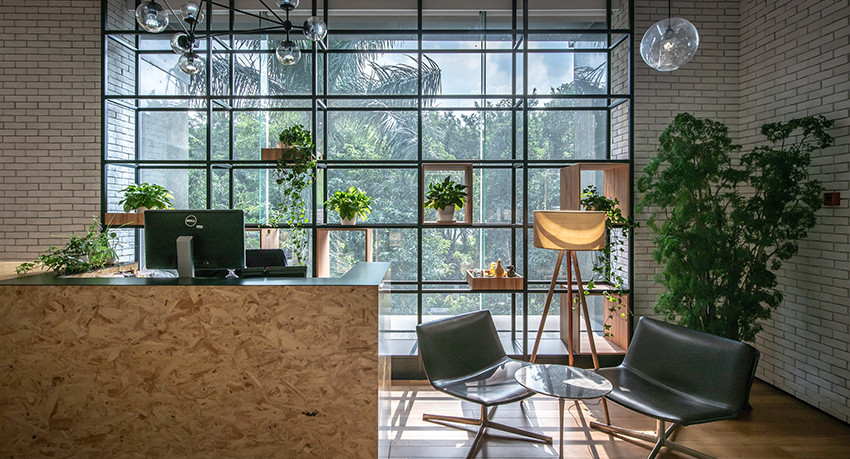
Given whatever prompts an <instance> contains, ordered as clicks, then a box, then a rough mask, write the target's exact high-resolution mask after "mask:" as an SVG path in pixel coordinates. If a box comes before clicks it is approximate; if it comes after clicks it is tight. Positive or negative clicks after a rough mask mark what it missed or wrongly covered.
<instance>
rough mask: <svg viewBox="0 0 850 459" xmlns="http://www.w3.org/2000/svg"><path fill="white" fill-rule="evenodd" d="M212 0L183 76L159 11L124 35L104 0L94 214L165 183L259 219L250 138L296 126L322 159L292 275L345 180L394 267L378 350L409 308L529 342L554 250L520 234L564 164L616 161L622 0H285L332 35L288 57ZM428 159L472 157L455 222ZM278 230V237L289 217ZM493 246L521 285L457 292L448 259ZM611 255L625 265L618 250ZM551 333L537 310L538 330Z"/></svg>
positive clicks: (340, 257)
mask: <svg viewBox="0 0 850 459" xmlns="http://www.w3.org/2000/svg"><path fill="white" fill-rule="evenodd" d="M175 3H179V0H178V1H177V2H175ZM227 3H228V2H227V1H226V0H225V1H221V2H217V4H215V5H214V4H211V3H206V2H204V8H205V10H206V18H207V20H206V21H205V22H204V23H202V24H201V25H200V26H199V29H198V30H199V33H201V34H204V33H207V32H209V31H214V32H215V34H214V36H213V37H210V38H206V39H204V40H201V41H200V43H199V45H200V46H199V49H198V51H197V52H198V53H199V54H200V55H201V56H202V58H203V59H204V61H205V69H204V71H202V72H201V73H199V74H197V75H195V76H192V77H189V76H187V75H185V74H183V73H182V72H181V71H180V70H179V67H178V66H177V59H178V56H177V55H176V54H174V53H173V52H172V51H171V50H170V48H169V39H170V37H171V35H172V34H173V33H175V32H177V31H178V29H176V28H175V27H177V26H176V20H172V25H170V26H169V28H168V29H167V30H166V31H165V32H163V33H160V34H150V33H145V32H140V30H139V28H138V27H137V26H136V24H135V21H134V20H133V12H132V10H131V9H130V8H129V6H128V3H127V2H126V1H124V0H108V1H104V17H105V18H106V19H105V21H104V23H105V28H104V33H103V42H104V83H105V85H104V94H103V96H104V97H103V119H104V151H103V194H102V195H103V204H102V207H103V212H104V213H105V212H119V211H120V206H119V204H118V202H119V201H120V199H121V194H120V192H119V190H121V189H122V188H123V187H125V186H126V185H127V184H130V183H137V182H143V181H146V182H152V183H157V184H160V185H163V186H165V187H166V188H168V189H169V190H171V191H172V193H173V194H174V196H175V198H176V200H175V207H176V208H188V209H196V208H197V209H206V208H209V209H229V208H236V209H243V210H245V212H246V223H247V225H248V226H249V227H252V228H256V227H259V226H261V225H263V224H266V223H268V222H269V221H270V219H273V218H274V216H275V213H276V212H278V205H279V204H280V203H281V200H282V199H283V198H282V197H281V194H280V192H279V187H278V185H276V183H275V179H276V175H275V172H274V164H271V163H268V162H263V161H261V159H260V158H261V157H260V150H261V149H262V148H267V147H273V146H274V144H275V141H276V138H277V134H278V133H279V132H280V131H281V130H282V129H284V128H286V127H289V126H292V125H294V124H303V125H304V126H307V127H308V128H309V129H310V130H311V131H312V133H313V136H314V140H315V143H316V146H317V152H318V153H319V155H320V157H321V159H320V160H319V161H318V167H317V170H316V181H315V183H314V185H313V186H312V188H311V189H309V190H307V191H306V192H305V195H304V198H305V199H306V201H307V203H308V206H307V207H308V214H309V223H307V225H306V228H307V230H308V235H309V239H310V250H309V254H308V262H307V265H308V271H309V272H310V273H311V274H312V273H314V272H316V271H317V266H318V265H319V262H320V261H319V260H317V257H318V256H319V255H320V254H319V252H318V251H319V248H318V245H317V243H316V241H317V234H318V232H319V230H323V229H337V230H338V229H342V227H341V226H340V224H339V218H338V215H336V214H329V213H326V212H324V210H323V203H324V201H325V200H326V199H327V198H328V197H329V196H330V195H331V194H333V192H334V191H336V190H340V189H347V188H348V187H350V186H354V187H358V188H361V189H362V190H363V191H365V192H366V193H367V194H368V195H369V196H371V197H372V198H373V206H372V208H373V210H372V213H371V215H370V216H369V219H368V220H367V221H366V222H363V223H358V228H370V229H371V230H372V233H371V240H372V247H371V249H372V253H373V257H374V260H375V261H391V262H392V268H391V269H392V273H391V275H392V280H393V281H392V285H391V290H392V293H393V294H392V311H393V318H392V328H393V331H394V332H395V333H394V335H393V336H394V338H395V343H394V347H393V350H394V352H395V353H398V354H411V353H415V343H414V342H415V339H414V337H415V335H414V334H413V329H414V327H415V325H416V324H417V323H421V322H423V321H428V320H430V319H432V318H435V317H439V316H446V315H454V314H458V313H463V312H468V311H472V310H477V309H482V308H487V309H490V310H491V311H493V313H494V315H495V316H496V318H497V325H498V327H499V329H500V332H503V333H504V337H505V340H506V342H510V344H508V346H512V348H509V351H512V352H515V353H518V354H523V353H527V352H529V351H528V349H529V342H530V341H533V340H534V337H535V333H536V323H539V319H540V314H541V310H542V305H543V302H544V299H545V292H546V290H547V287H548V280H549V278H550V277H551V275H552V270H553V268H554V263H555V257H556V253H554V252H551V251H545V250H539V249H535V248H534V247H533V246H531V244H530V241H531V226H532V220H531V219H532V212H533V210H537V209H558V208H559V206H560V203H561V183H560V169H561V168H563V167H564V166H566V165H567V164H581V163H593V164H609V163H610V164H624V165H626V166H627V167H628V169H629V170H631V157H630V151H631V148H630V142H631V140H630V138H631V136H630V125H631V106H632V96H631V84H630V78H631V68H630V66H631V62H630V59H629V56H631V55H632V53H631V50H630V44H631V28H630V16H629V10H630V7H631V6H630V5H629V3H628V2H627V1H613V2H612V1H611V0H608V1H607V2H606V1H596V2H589V3H587V2H585V3H586V4H583V5H582V9H581V10H572V9H570V6H569V4H571V3H572V2H559V1H542V0H531V1H528V4H526V5H524V4H523V3H522V2H517V1H505V0H489V1H480V2H450V1H444V0H430V1H426V0H419V1H413V0H396V1H394V2H392V8H391V9H386V5H385V4H386V3H387V2H370V1H368V0H361V1H345V2H343V1H335V0H326V1H324V2H321V1H320V2H317V3H315V4H314V2H312V1H309V0H302V2H301V4H300V6H299V7H298V8H297V9H296V10H295V11H293V12H292V21H293V23H299V21H303V20H304V19H305V18H306V17H307V16H313V15H315V16H320V17H323V18H324V20H325V22H326V23H327V25H328V29H329V33H328V35H327V37H326V38H325V39H324V40H323V41H321V42H318V43H312V42H310V41H308V40H301V41H298V43H299V45H300V46H301V49H302V59H301V60H300V61H299V62H298V63H297V64H296V65H294V66H290V67H285V66H283V65H281V64H280V63H279V62H278V60H277V59H276V58H275V54H274V50H275V48H276V46H277V45H278V43H279V42H280V41H281V40H282V39H283V37H284V34H283V32H282V31H278V32H274V33H271V32H262V33H257V32H256V29H260V28H263V27H267V26H268V25H270V23H269V22H268V21H267V20H264V19H263V17H264V15H267V14H268V13H266V12H263V11H265V10H264V9H261V10H256V9H251V8H254V7H256V6H257V5H254V4H255V3H257V2H251V1H240V0H231V1H230V2H229V4H230V5H231V6H232V7H236V8H238V9H244V10H246V11H249V12H251V13H252V14H243V13H240V12H238V11H237V12H234V11H231V10H229V9H227V8H223V7H221V6H219V4H227ZM266 3H268V4H270V5H272V6H273V3H274V2H266ZM456 3H461V4H462V5H460V6H458V5H455V4H456ZM564 4H568V5H567V6H564ZM382 5H383V6H382ZM382 8H383V9H382ZM172 19H173V18H172ZM201 29H204V31H203V32H202V31H201ZM295 38H296V39H300V38H302V37H300V36H298V37H295ZM425 163H427V164H437V165H440V164H444V165H446V166H453V165H459V164H468V163H471V164H472V165H473V177H472V183H473V191H474V194H473V196H474V199H473V202H471V203H469V204H468V205H471V206H473V221H472V224H471V225H456V226H452V225H450V226H435V225H429V224H426V223H425V222H426V221H427V220H433V217H432V216H431V215H430V213H429V212H431V211H430V210H423V209H422V202H423V201H424V198H423V196H424V191H425V190H424V189H423V186H422V182H423V181H422V174H431V175H432V172H426V171H425V169H424V168H423V164H425ZM449 169H451V167H449ZM452 173H455V172H452ZM444 175H449V174H448V173H446V174H444ZM630 175H631V174H629V176H630ZM428 177H430V175H426V177H425V178H426V183H427V182H428V181H429V178H428ZM602 181H603V178H602V174H601V173H599V172H598V171H597V172H594V171H589V172H582V186H586V185H596V187H597V188H598V189H600V190H601V189H602V188H603V186H602ZM625 185H626V186H628V187H629V189H631V186H630V185H631V183H630V181H629V182H628V183H626V184H625ZM140 231H141V230H136V231H135V234H133V233H132V232H129V233H127V234H126V235H125V237H124V240H125V245H124V247H125V248H126V249H125V251H124V252H123V255H124V257H125V258H128V257H132V258H140V257H141V256H142V253H141V250H140V249H139V248H138V243H137V242H140V237H139V235H140ZM257 234H258V233H257V232H253V233H248V236H247V244H248V246H249V247H252V246H253V247H258V246H259V237H258V236H257ZM280 234H281V236H280V238H281V241H280V242H281V246H282V247H284V248H285V249H287V250H289V249H290V247H289V245H288V235H289V233H288V231H286V229H285V228H283V229H282V231H281V232H280ZM328 235H329V236H328V239H329V246H330V248H329V251H328V253H327V254H321V256H327V258H328V259H327V260H326V262H327V264H328V266H329V271H330V274H331V275H332V276H333V275H341V274H342V273H344V272H345V271H346V270H348V269H349V268H350V267H351V266H352V265H353V264H354V263H356V262H357V260H360V259H362V258H363V253H364V251H365V247H364V244H365V243H366V238H365V237H364V233H363V232H362V231H330V232H328ZM627 244H628V245H630V244H631V242H628V243H627ZM582 258H583V259H582V260H581V263H582V272H583V273H590V272H591V267H590V264H591V262H590V256H589V255H586V256H583V257H582ZM290 259H292V257H290ZM496 259H501V260H502V263H503V264H505V265H508V264H513V265H515V266H516V267H517V271H518V272H519V273H520V274H522V275H523V276H524V277H526V279H527V281H528V282H527V283H526V287H525V288H524V289H523V290H520V291H515V292H503V293H502V292H488V293H478V292H472V291H471V290H470V289H469V287H468V286H467V284H466V282H465V280H464V279H465V277H464V275H465V271H466V270H467V269H472V268H480V267H482V266H489V263H490V262H493V261H496ZM323 262H325V260H323ZM622 269H623V271H624V273H625V274H626V276H625V278H626V279H628V278H629V277H630V276H629V273H630V264H629V263H628V257H626V261H625V263H624V264H623V267H622ZM562 277H563V279H564V281H566V273H563V274H562ZM559 291H563V290H562V289H559ZM591 303H593V302H591ZM553 306H554V308H555V309H554V310H553V311H552V312H551V313H552V314H553V315H555V316H557V315H558V303H557V302H555V303H553ZM594 308H595V309H598V310H600V311H601V309H602V306H594ZM604 315H605V314H604V313H603V312H599V313H598V314H596V315H595V317H597V316H598V320H599V321H600V323H601V321H602V320H603V319H602V317H603V316H604ZM594 320H597V319H594ZM557 328H558V320H557V319H552V318H550V319H549V321H548V322H547V330H548V329H552V330H557ZM594 328H599V329H601V327H597V326H596V325H595V326H594ZM555 336H557V335H555Z"/></svg>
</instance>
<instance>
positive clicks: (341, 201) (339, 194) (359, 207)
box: [326, 187, 372, 221]
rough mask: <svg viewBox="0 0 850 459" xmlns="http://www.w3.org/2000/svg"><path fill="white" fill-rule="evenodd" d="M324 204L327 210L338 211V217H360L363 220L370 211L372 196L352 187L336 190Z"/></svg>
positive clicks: (347, 218) (345, 218) (346, 218)
mask: <svg viewBox="0 0 850 459" xmlns="http://www.w3.org/2000/svg"><path fill="white" fill-rule="evenodd" d="M326 204H327V205H328V210H331V211H334V212H338V213H339V216H340V218H342V219H344V220H350V219H353V218H355V217H360V219H361V220H363V221H365V220H366V217H367V216H368V215H369V213H371V212H372V198H370V197H369V196H367V195H366V193H364V192H363V190H361V189H359V188H354V187H351V188H349V189H348V191H343V190H337V191H336V192H335V193H334V194H333V196H331V197H330V199H328V201H327V203H326Z"/></svg>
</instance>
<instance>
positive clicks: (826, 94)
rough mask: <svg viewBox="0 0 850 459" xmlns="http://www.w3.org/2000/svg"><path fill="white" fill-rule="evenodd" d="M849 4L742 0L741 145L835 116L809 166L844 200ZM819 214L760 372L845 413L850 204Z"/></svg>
mask: <svg viewBox="0 0 850 459" xmlns="http://www.w3.org/2000/svg"><path fill="white" fill-rule="evenodd" d="M849 37H850V2H848V1H847V0H843V1H834V0H833V1H794V0H780V1H774V0H771V1H766V0H745V1H742V2H741V118H740V138H741V142H742V144H743V145H744V146H745V149H746V148H748V147H752V146H753V145H757V144H762V143H763V142H764V139H763V138H762V137H761V135H760V134H759V128H760V127H761V125H762V124H764V123H765V122H773V121H787V120H790V119H792V118H799V117H802V116H807V115H824V116H826V117H828V118H831V119H834V120H836V126H835V128H834V129H833V130H832V132H831V134H832V135H833V137H835V138H836V145H835V146H834V147H831V148H829V149H828V150H825V151H822V152H818V153H815V155H814V157H813V158H812V159H813V161H812V162H813V166H812V168H811V171H810V172H811V173H812V175H813V177H814V178H816V179H818V180H820V181H822V182H823V185H824V187H825V188H826V189H827V191H839V192H841V193H842V195H843V196H842V197H847V198H850V187H848V182H847V179H848V178H850V174H848V170H850V148H848V146H850V121H848V118H850V77H848V75H850V41H848V38H849ZM848 207H850V206H848V204H847V201H844V202H843V204H842V205H841V206H840V207H838V208H825V209H822V210H821V211H820V212H818V223H817V226H816V227H815V228H814V229H813V230H812V231H810V232H809V237H808V238H807V239H806V240H805V241H803V242H802V243H801V244H800V253H799V254H798V255H797V256H796V257H794V258H793V259H792V260H790V262H789V263H787V264H786V265H785V267H784V269H783V270H782V272H781V273H780V280H779V281H780V284H781V285H782V286H783V289H784V292H785V301H784V303H783V304H782V306H780V308H779V309H778V310H777V311H776V312H774V314H773V317H772V319H771V320H770V321H768V322H767V324H766V327H765V331H764V332H763V333H761V334H760V335H759V337H758V341H757V345H758V347H759V349H760V350H761V351H762V363H761V365H760V368H759V372H758V376H759V378H761V379H763V380H765V381H767V382H768V383H770V384H773V385H775V386H777V387H779V388H781V389H783V390H785V391H787V392H789V393H791V394H793V395H795V396H796V397H798V398H800V399H802V400H805V401H806V402H808V403H811V404H812V405H814V406H816V407H818V408H820V409H822V410H824V411H826V412H828V413H830V414H832V415H834V416H836V417H838V418H839V419H842V420H844V421H850V399H848V396H850V384H848V377H850V347H848V346H850V307H848V306H850V305H848V302H847V299H848V293H849V292H850V290H848V289H850V262H849V261H850V260H848V254H850V243H848V242H850V240H848V235H850V230H848V222H850V209H848Z"/></svg>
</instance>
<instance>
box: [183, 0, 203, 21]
mask: <svg viewBox="0 0 850 459" xmlns="http://www.w3.org/2000/svg"><path fill="white" fill-rule="evenodd" d="M177 16H179V17H180V19H181V20H183V22H185V23H186V24H190V25H193V24H200V23H201V22H204V10H202V9H201V7H200V5H199V4H198V2H186V3H184V4H183V6H181V7H180V9H179V10H177Z"/></svg>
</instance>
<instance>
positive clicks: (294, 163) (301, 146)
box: [271, 124, 316, 265]
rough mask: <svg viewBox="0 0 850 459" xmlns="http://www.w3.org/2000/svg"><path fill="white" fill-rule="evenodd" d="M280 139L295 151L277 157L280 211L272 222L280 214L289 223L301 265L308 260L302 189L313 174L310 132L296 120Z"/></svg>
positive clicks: (293, 250)
mask: <svg viewBox="0 0 850 459" xmlns="http://www.w3.org/2000/svg"><path fill="white" fill-rule="evenodd" d="M280 140H281V143H286V145H288V146H289V147H290V148H292V149H294V150H295V152H294V154H292V155H288V156H284V157H282V158H281V159H279V160H278V161H277V165H276V167H275V171H276V173H277V180H276V182H277V184H278V185H280V187H281V203H280V204H278V208H279V210H280V214H279V217H277V216H276V217H275V218H274V221H272V222H271V223H272V224H273V225H277V224H278V218H279V219H280V220H282V221H283V222H284V223H286V224H287V225H288V226H289V228H290V229H291V238H290V241H291V244H292V252H293V255H294V256H295V259H296V261H297V263H298V264H299V265H304V264H305V263H306V262H307V253H306V252H307V230H306V229H304V223H306V222H307V221H309V217H308V215H307V203H306V202H305V201H304V190H305V189H307V187H308V186H310V185H311V184H312V183H313V180H314V179H315V176H316V174H315V168H316V159H315V157H314V155H313V146H314V145H313V136H312V135H311V134H310V131H307V130H306V129H304V126H302V125H300V124H298V125H295V126H293V127H291V128H288V129H285V130H284V131H283V132H281V134H280Z"/></svg>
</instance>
